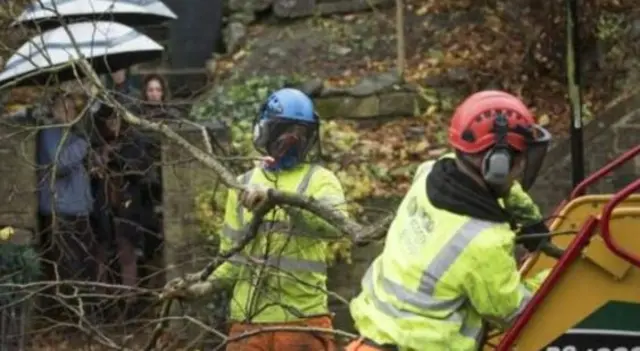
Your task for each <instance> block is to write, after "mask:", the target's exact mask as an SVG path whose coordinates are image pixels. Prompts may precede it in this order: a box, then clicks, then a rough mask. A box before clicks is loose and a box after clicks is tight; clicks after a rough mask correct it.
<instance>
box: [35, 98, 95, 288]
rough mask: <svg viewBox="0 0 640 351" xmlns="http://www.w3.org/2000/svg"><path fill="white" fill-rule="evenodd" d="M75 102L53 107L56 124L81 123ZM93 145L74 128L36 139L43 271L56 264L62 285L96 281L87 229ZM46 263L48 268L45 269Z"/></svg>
mask: <svg viewBox="0 0 640 351" xmlns="http://www.w3.org/2000/svg"><path fill="white" fill-rule="evenodd" d="M77 113H78V109H77V108H76V99H74V98H73V97H72V96H71V95H62V94H60V95H58V96H56V97H55V98H54V102H53V105H52V106H51V117H52V121H53V122H54V123H57V124H63V123H69V122H71V121H73V120H74V119H75V118H76V117H77ZM88 152H89V143H88V142H87V140H85V139H84V138H83V137H82V136H80V135H78V134H77V133H75V132H74V131H73V129H72V128H67V127H64V126H50V127H44V128H43V129H42V130H41V131H40V132H39V135H38V155H37V162H38V166H39V169H38V181H39V184H38V185H39V186H38V195H39V214H40V223H41V245H42V246H41V247H42V249H43V256H44V258H45V260H46V261H48V262H45V269H47V268H48V270H50V272H49V274H51V273H53V272H55V271H53V272H51V269H53V267H52V264H57V265H58V269H57V272H58V274H59V279H62V280H71V279H78V280H93V277H94V274H95V266H96V265H95V260H94V248H95V245H94V242H95V240H94V237H93V235H92V232H91V227H90V224H89V214H90V212H91V208H92V196H91V187H90V186H91V185H90V180H89V175H88V172H87V170H86V168H85V158H86V156H87V154H88ZM47 263H48V264H47Z"/></svg>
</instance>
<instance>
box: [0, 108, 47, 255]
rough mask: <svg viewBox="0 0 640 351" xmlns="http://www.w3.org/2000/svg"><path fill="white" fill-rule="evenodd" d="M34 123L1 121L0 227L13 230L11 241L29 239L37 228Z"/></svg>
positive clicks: (28, 240)
mask: <svg viewBox="0 0 640 351" xmlns="http://www.w3.org/2000/svg"><path fill="white" fill-rule="evenodd" d="M35 135H36V133H35V130H34V129H33V126H31V125H28V124H22V123H15V122H14V123H12V122H8V121H4V122H2V123H0V140H1V142H0V161H1V162H0V174H2V176H1V177H0V179H1V181H0V199H2V201H0V228H2V227H5V226H12V227H14V229H16V232H15V235H14V237H13V238H12V240H13V241H14V242H16V243H21V244H27V243H30V242H31V239H32V235H33V233H35V231H36V229H37V211H38V198H37V195H36V192H35V189H36V185H37V178H36V172H35V169H36V168H35V166H34V165H35V163H36V157H35V156H36V138H35Z"/></svg>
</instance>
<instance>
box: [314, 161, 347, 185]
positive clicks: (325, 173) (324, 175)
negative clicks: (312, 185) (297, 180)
mask: <svg viewBox="0 0 640 351" xmlns="http://www.w3.org/2000/svg"><path fill="white" fill-rule="evenodd" d="M309 171H310V172H313V173H312V177H313V179H314V180H316V181H326V182H337V183H339V182H340V180H339V179H338V176H337V175H336V174H335V173H334V172H333V171H332V170H330V169H328V168H326V167H324V166H321V165H317V164H315V165H311V167H310V168H309Z"/></svg>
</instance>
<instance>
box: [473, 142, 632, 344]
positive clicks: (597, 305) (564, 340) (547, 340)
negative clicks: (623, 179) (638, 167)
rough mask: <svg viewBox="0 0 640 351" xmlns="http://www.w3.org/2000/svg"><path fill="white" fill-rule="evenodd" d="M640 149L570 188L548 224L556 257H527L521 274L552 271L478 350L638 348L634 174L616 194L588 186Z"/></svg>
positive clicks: (540, 255)
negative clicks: (589, 192) (598, 192)
mask: <svg viewBox="0 0 640 351" xmlns="http://www.w3.org/2000/svg"><path fill="white" fill-rule="evenodd" d="M639 154H640V145H638V146H636V147H634V148H633V149H631V150H629V151H628V152H626V153H624V154H623V155H621V156H620V157H618V158H617V159H615V160H614V161H612V162H611V163H609V164H608V165H606V166H605V167H604V168H602V169H600V170H599V171H597V172H595V173H594V174H592V175H591V176H589V177H587V178H586V179H585V180H584V181H582V182H581V183H580V184H579V185H578V186H576V187H575V188H574V190H573V192H572V193H571V195H570V196H569V198H568V199H567V200H566V201H564V203H562V204H561V205H560V206H558V209H557V210H556V211H555V215H554V216H553V220H552V222H551V223H550V229H551V232H552V233H566V232H573V233H576V234H573V235H567V236H559V235H558V236H553V237H552V238H553V239H552V243H553V244H554V246H555V247H557V248H560V249H562V253H561V254H560V255H559V257H558V258H551V257H550V256H548V255H544V254H539V253H536V254H533V255H531V256H530V257H529V258H528V259H527V260H526V261H525V263H524V264H523V265H522V268H521V273H522V274H523V276H525V277H528V276H533V275H535V274H536V273H538V272H540V271H542V270H545V269H551V273H550V274H549V276H548V278H547V279H546V280H545V282H544V283H543V284H542V286H541V287H540V289H539V290H538V291H537V292H536V294H535V295H534V297H533V299H532V300H531V302H530V303H529V304H528V305H527V307H526V309H525V310H524V312H523V313H522V314H521V316H520V317H519V318H518V319H517V320H516V321H515V323H514V324H513V325H512V327H511V328H510V329H508V330H506V331H505V332H504V333H502V334H499V335H492V336H489V338H488V341H487V342H486V344H485V346H484V350H485V351H486V350H498V351H507V350H518V351H538V350H545V351H640V175H638V178H637V179H636V180H635V181H633V182H631V184H629V185H627V186H626V187H625V188H623V189H622V190H620V191H618V192H617V193H615V194H605V195H585V191H586V189H587V188H588V187H589V186H591V185H593V184H594V183H595V182H597V181H599V180H601V179H602V178H604V177H605V176H607V175H608V174H609V173H611V172H612V171H614V170H615V169H617V168H619V167H620V166H622V165H623V164H625V163H627V162H634V161H635V160H634V159H635V158H636V156H638V155H639Z"/></svg>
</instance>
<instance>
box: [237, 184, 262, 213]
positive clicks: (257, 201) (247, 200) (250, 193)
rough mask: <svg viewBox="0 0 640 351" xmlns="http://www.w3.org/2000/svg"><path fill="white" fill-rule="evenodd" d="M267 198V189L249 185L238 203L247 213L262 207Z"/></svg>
mask: <svg viewBox="0 0 640 351" xmlns="http://www.w3.org/2000/svg"><path fill="white" fill-rule="evenodd" d="M268 198H269V189H268V188H267V187H265V186H263V185H260V184H251V185H249V187H248V188H247V190H245V191H243V192H242V193H241V194H240V203H241V204H242V206H244V207H245V208H246V209H248V210H249V211H253V210H255V209H256V208H258V207H260V206H262V205H263V204H264V203H265V202H267V200H268Z"/></svg>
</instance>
